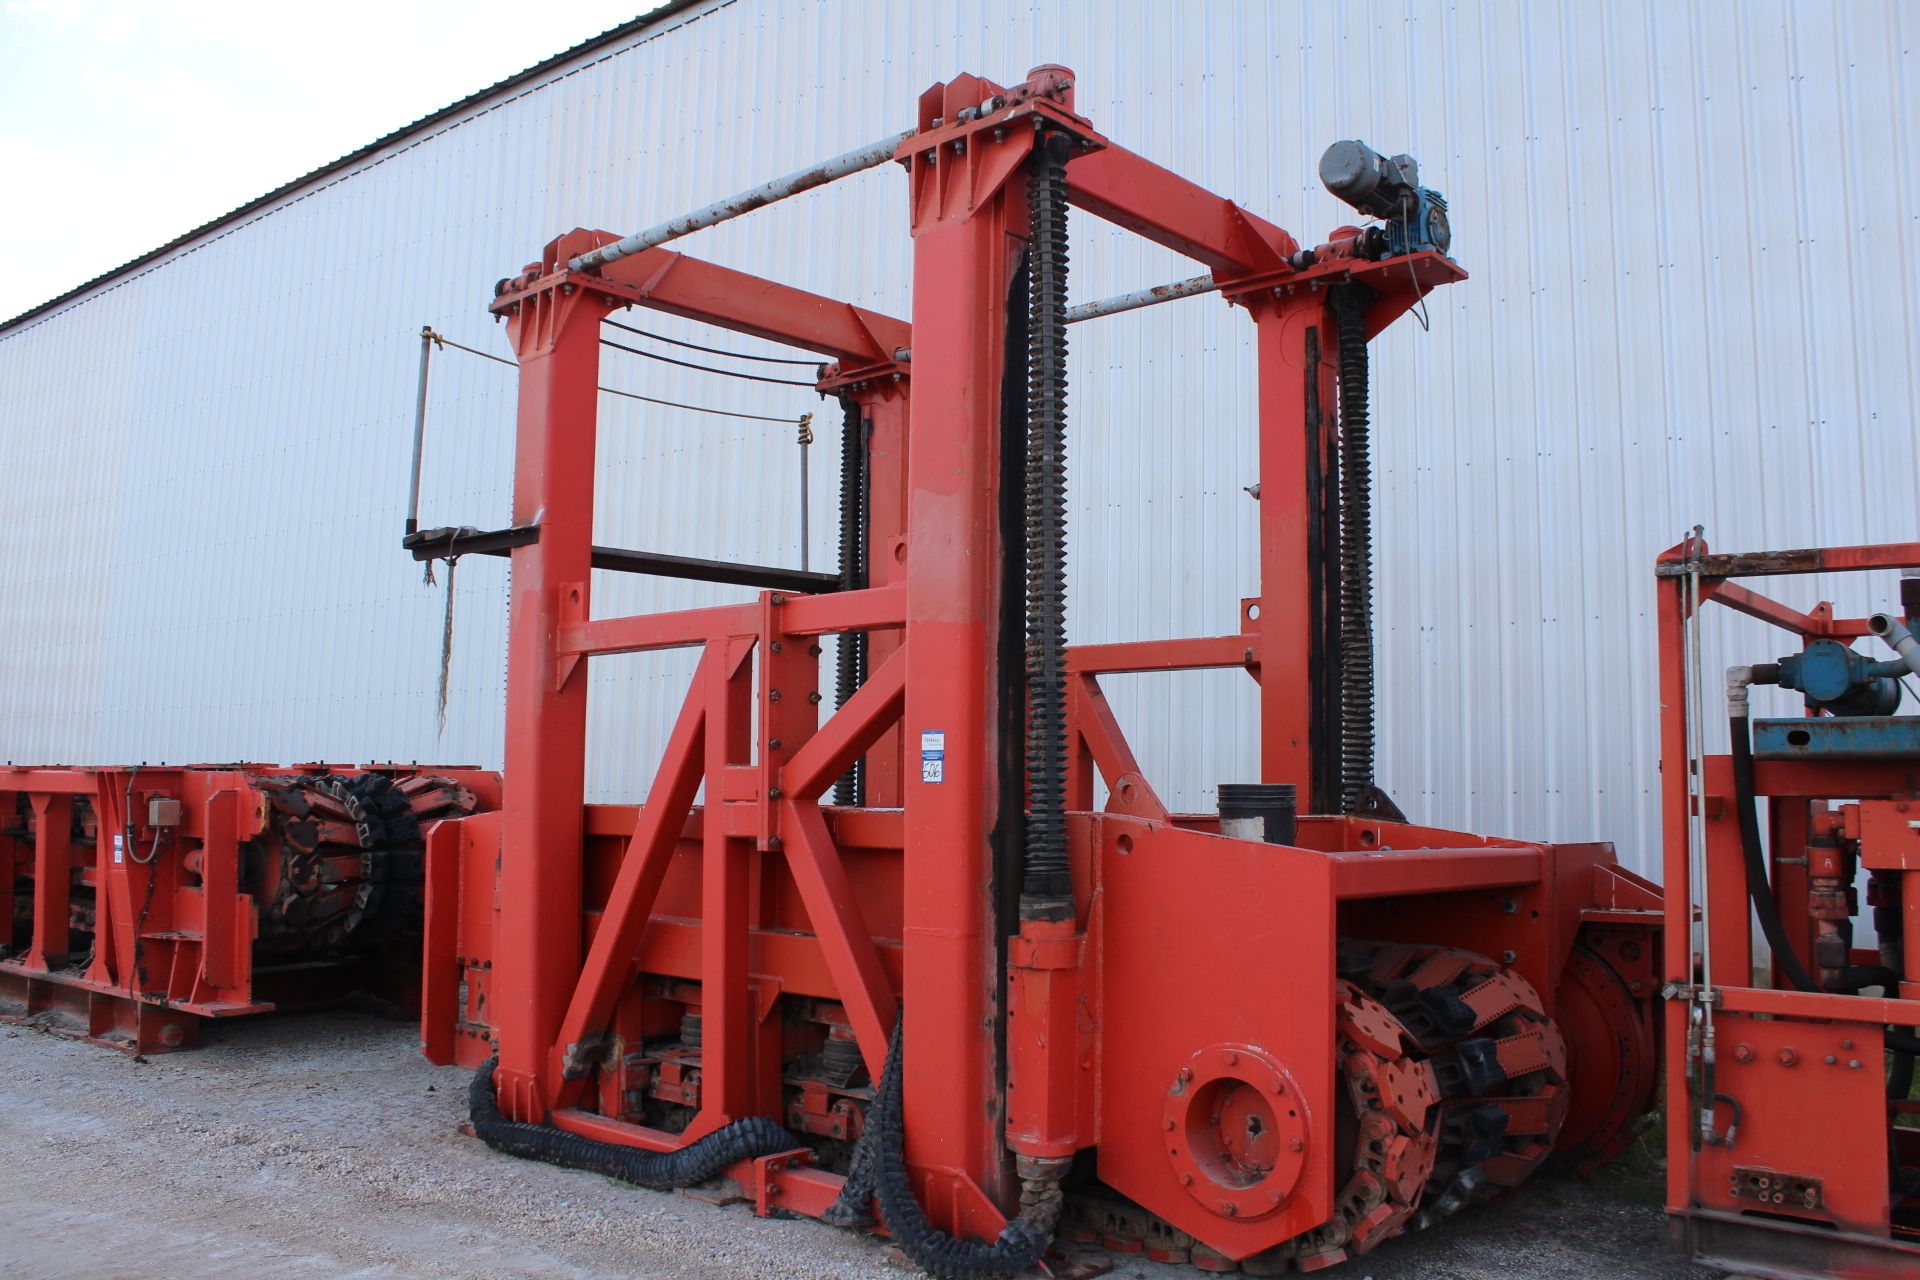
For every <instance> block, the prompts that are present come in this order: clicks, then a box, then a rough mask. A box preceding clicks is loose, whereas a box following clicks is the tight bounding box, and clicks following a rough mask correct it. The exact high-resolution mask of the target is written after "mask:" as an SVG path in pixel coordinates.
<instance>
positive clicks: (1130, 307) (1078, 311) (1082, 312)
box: [893, 276, 1220, 364]
mask: <svg viewBox="0 0 1920 1280" xmlns="http://www.w3.org/2000/svg"><path fill="white" fill-rule="evenodd" d="M1219 288H1220V282H1219V281H1217V280H1215V279H1214V278H1213V277H1212V276H1194V277H1193V278H1192V279H1190V280H1175V281H1173V282H1172V283H1171V284H1156V285H1154V286H1153V287H1152V288H1150V289H1135V290H1134V291H1133V292H1132V293H1121V294H1115V295H1114V296H1113V297H1111V298H1101V299H1100V300H1099V301H1097V302H1083V303H1081V304H1080V305H1079V306H1077V307H1068V308H1067V323H1068V324H1079V323H1080V322H1081V321H1082V320H1098V319H1099V318H1100V317H1101V316H1112V315H1118V314H1120V313H1121V312H1122V311H1138V310H1139V309H1140V308H1142V307H1157V306H1159V305H1160V304H1161V303H1163V302H1172V301H1173V300H1174V299H1175V298H1192V297H1195V296H1197V295H1199V294H1203V293H1213V292H1215V291H1216V290H1218V289H1219ZM893 358H894V359H895V360H898V361H900V362H901V363H902V364H907V363H910V362H911V361H912V360H913V348H912V347H895V348H894V349H893Z"/></svg>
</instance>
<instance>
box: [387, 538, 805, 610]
mask: <svg viewBox="0 0 1920 1280" xmlns="http://www.w3.org/2000/svg"><path fill="white" fill-rule="evenodd" d="M539 540H540V529H539V526H537V525H523V526H521V527H518V528H514V529H493V530H480V529H470V528H469V529H423V530H421V531H420V532H419V533H413V534H408V535H407V536H406V537H405V538H403V539H402V540H401V545H402V546H404V547H406V549H407V550H408V551H411V552H412V553H413V558H414V559H415V560H444V559H446V558H447V557H449V556H455V555H461V556H504V555H508V554H510V553H511V552H512V551H513V549H514V548H515V547H524V546H527V545H528V544H530V543H534V542H538V541H539ZM593 567H594V568H596V569H606V570H609V571H611V572H614V573H640V574H646V575H648V576H650V577H655V578H681V579H684V580H687V581H690V582H719V583H725V584H727V585H729V586H737V587H758V588H760V589H762V590H765V591H792V592H794V593H796V594H800V595H807V594H812V593H814V592H823V591H838V590H840V575H839V574H835V573H811V572H808V571H807V570H805V569H783V568H779V567H777V566H774V565H764V564H742V563H739V562H737V561H733V560H702V559H699V558H697V557H694V556H670V555H667V554H665V553H663V552H659V551H628V550H626V549H625V548H622V547H595V548H594V549H593Z"/></svg>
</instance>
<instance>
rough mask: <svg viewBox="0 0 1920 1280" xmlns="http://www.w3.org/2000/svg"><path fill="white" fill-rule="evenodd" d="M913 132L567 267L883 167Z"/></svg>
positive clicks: (621, 254) (603, 260) (586, 265)
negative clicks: (864, 171)
mask: <svg viewBox="0 0 1920 1280" xmlns="http://www.w3.org/2000/svg"><path fill="white" fill-rule="evenodd" d="M914 133H915V130H912V129H908V130H906V131H905V132H904V133H896V134H893V135H891V136H889V137H885V138H882V139H880V140H879V141H878V142H869V143H868V144H867V145H866V146H864V147H858V148H855V149H854V150H852V151H849V152H846V153H845V154H844V155H837V156H835V157H834V158H833V159H831V160H827V161H824V162H822V163H820V164H813V165H808V166H807V167H806V168H804V169H800V170H796V171H795V172H793V173H790V174H788V175H787V176H786V177H784V178H775V179H774V180H773V181H772V182H763V183H761V184H760V185H759V186H757V187H753V188H751V189H749V190H746V191H742V192H741V193H740V194H738V195H733V196H728V197H727V198H726V199H725V200H716V201H714V202H713V203H712V204H710V205H707V206H705V207H704V208H700V209H695V210H694V211H693V212H692V213H683V214H681V215H680V216H679V217H677V218H672V219H669V220H668V221H666V222H662V223H661V224H659V225H658V226H654V227H648V228H647V229H646V230H645V231H636V232H634V233H633V234H632V235H630V236H628V237H627V238H626V239H624V240H616V241H614V242H613V243H612V244H607V245H601V246H600V247H599V248H598V249H594V250H592V251H590V252H588V253H583V254H581V255H580V256H579V257H577V258H574V259H573V260H572V261H570V262H568V263H567V265H568V266H569V267H571V268H573V269H574V270H575V271H586V270H588V269H590V268H592V267H601V266H605V265H606V264H607V263H609V262H618V261H619V260H620V259H622V258H625V257H630V256H632V255H633V254H636V253H639V252H641V251H642V250H645V249H653V248H657V247H658V246H660V245H663V244H665V243H667V241H669V240H678V239H679V238H680V237H681V236H685V235H691V234H693V233H694V232H696V231H699V230H702V229H703V228H706V227H711V226H715V225H717V224H719V223H722V222H726V221H728V220H730V219H733V218H737V217H739V216H740V215H741V214H743V213H752V212H753V211H754V210H755V209H759V208H763V207H765V206H767V205H770V204H774V203H776V202H778V201H781V200H785V199H786V198H787V197H788V196H796V195H799V194H800V193H801V192H802V191H811V190H812V189H813V188H815V187H822V186H825V185H826V184H827V183H829V182H833V181H836V180H837V179H840V178H844V177H846V176H847V175H848V174H854V173H859V172H860V171H861V170H863V169H871V168H873V167H874V166H875V165H881V164H885V163H886V162H887V161H889V160H891V159H893V155H894V152H895V151H897V150H898V149H899V147H900V144H901V143H902V142H905V141H906V140H907V139H908V138H911V137H912V136H913V135H914Z"/></svg>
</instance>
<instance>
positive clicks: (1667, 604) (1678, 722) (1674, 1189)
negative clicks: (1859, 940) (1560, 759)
mask: <svg viewBox="0 0 1920 1280" xmlns="http://www.w3.org/2000/svg"><path fill="white" fill-rule="evenodd" d="M1679 550H1680V549H1679V548H1675V549H1674V550H1673V551H1669V552H1668V553H1667V554H1666V555H1664V556H1662V557H1661V560H1662V561H1663V562H1667V561H1672V560H1675V559H1678V558H1679V554H1678V553H1679ZM1685 581H1686V579H1684V578H1660V579H1658V580H1657V581H1656V582H1655V584H1654V585H1655V588H1656V590H1655V598H1656V601H1657V605H1658V610H1659V628H1660V655H1659V663H1660V666H1659V680H1660V842H1661V846H1662V848H1661V862H1660V870H1661V876H1660V878H1661V883H1662V884H1663V885H1664V886H1665V893H1666V928H1665V930H1663V936H1662V938H1661V949H1662V951H1663V962H1662V966H1661V971H1662V974H1663V976H1664V977H1665V979H1666V981H1667V982H1670V983H1680V984H1682V985H1685V984H1688V983H1691V982H1692V981H1693V973H1692V971H1691V967H1690V964H1689V961H1690V959H1691V957H1692V954H1693V946H1692V941H1691V940H1692V936H1693V893H1692V891H1691V887H1690V886H1691V883H1692V868H1691V866H1690V864H1689V861H1688V857H1687V821H1688V811H1689V808H1690V805H1689V801H1688V798H1687V781H1688V779H1687V767H1688V762H1687V720H1686V714H1687V713H1686V704H1687V696H1686V666H1685V663H1684V661H1683V656H1682V653H1681V629H1682V628H1683V627H1684V626H1685V625H1686V616H1687V612H1686V604H1685V602H1684V601H1683V599H1682V597H1681V589H1682V585H1683V584H1684V583H1685ZM1743 980H1744V977H1743ZM1664 1004H1665V1009H1664V1012H1663V1014H1662V1016H1663V1017H1664V1018H1665V1019H1666V1028H1665V1031H1666V1043H1667V1050H1666V1054H1665V1058H1666V1063H1667V1097H1668V1098H1669V1099H1672V1100H1674V1101H1676V1102H1678V1101H1683V1100H1684V1099H1686V1097H1687V1096H1688V1083H1687V1072H1688V1070H1689V1066H1690V1064H1689V1063H1688V1061H1687V1054H1686V1044H1687V1013H1688V1011H1689V1010H1690V1009H1691V1008H1692V1007H1693V1002H1692V1001H1690V1000H1668V1001H1665V1002H1664ZM1682 1114H1683V1115H1684V1114H1685V1112H1684V1111H1683V1112H1682ZM1691 1138H1692V1134H1691V1132H1690V1131H1689V1126H1688V1125H1687V1124H1686V1123H1684V1122H1683V1123H1680V1124H1669V1125H1668V1126H1667V1167H1668V1168H1669V1169H1684V1170H1686V1171H1687V1176H1686V1177H1684V1178H1680V1177H1673V1176H1669V1177H1668V1178H1667V1208H1668V1209H1669V1210H1680V1209H1685V1208H1686V1207H1687V1205H1688V1203H1689V1202H1690V1198H1691V1187H1692V1183H1693V1164H1692V1148H1691V1146H1690V1139H1691Z"/></svg>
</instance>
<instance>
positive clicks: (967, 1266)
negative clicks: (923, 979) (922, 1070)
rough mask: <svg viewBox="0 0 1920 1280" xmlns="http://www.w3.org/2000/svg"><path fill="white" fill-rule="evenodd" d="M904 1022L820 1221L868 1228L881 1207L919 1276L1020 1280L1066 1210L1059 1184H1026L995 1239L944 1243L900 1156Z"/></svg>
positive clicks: (896, 1027) (899, 1020)
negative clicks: (1012, 1278)
mask: <svg viewBox="0 0 1920 1280" xmlns="http://www.w3.org/2000/svg"><path fill="white" fill-rule="evenodd" d="M905 1023H906V1018H905V1016H904V1014H903V1015H901V1016H898V1017H896V1018H895V1019H894V1023H893V1036H892V1038H891V1039H890V1040H889V1042H888V1044H887V1063H886V1067H885V1068H884V1069H883V1070H882V1071H881V1073H880V1085H879V1087H878V1088H877V1089H876V1090H875V1091H874V1098H873V1102H872V1103H871V1104H869V1106H868V1108H867V1122H866V1126H865V1127H864V1128H863V1129H862V1130H861V1132H860V1140H859V1141H858V1142H857V1143H856V1144H855V1146H854V1151H853V1165H852V1167H851V1168H850V1169H849V1170H848V1173H847V1180H846V1183H845V1184H844V1185H843V1186H842V1188H841V1191H840V1196H839V1198H838V1199H836V1200H835V1201H834V1203H833V1204H832V1205H831V1206H830V1207H829V1208H828V1209H827V1211H826V1212H825V1213H823V1214H822V1215H821V1220H822V1221H823V1222H826V1223H827V1224H828V1225H830V1226H864V1225H867V1224H869V1223H871V1222H872V1213H871V1210H870V1208H869V1206H870V1205H871V1204H873V1203H874V1202H876V1201H877V1202H878V1203H879V1205H880V1216H881V1217H882V1218H884V1219H885V1220H886V1223H887V1231H888V1232H889V1233H890V1234H891V1235H892V1236H893V1239H894V1242H895V1243H896V1244H898V1245H899V1246H900V1251H901V1252H902V1253H904V1254H906V1255H907V1257H908V1258H910V1259H912V1260H913V1262H914V1264H915V1265H917V1266H918V1267H919V1268H920V1269H921V1270H922V1271H925V1272H926V1273H927V1274H928V1275H931V1276H935V1277H938V1278H939V1280H976V1278H984V1277H987V1276H1006V1275H1017V1274H1020V1273H1023V1272H1025V1271H1026V1269H1027V1268H1028V1267H1031V1266H1032V1265H1033V1264H1034V1263H1036V1262H1038V1261H1040V1259H1041V1257H1042V1256H1043V1255H1044V1254H1045V1253H1046V1251H1047V1245H1048V1244H1049V1243H1051V1242H1052V1240H1053V1232H1054V1227H1055V1225H1056V1224H1057V1223H1058V1221H1059V1218H1060V1209H1061V1206H1062V1204H1063V1202H1064V1197H1063V1196H1062V1194H1061V1190H1060V1184H1059V1182H1057V1181H1054V1180H1051V1179H1044V1178H1029V1179H1023V1180H1022V1185H1021V1191H1020V1212H1019V1213H1018V1214H1017V1215H1016V1216H1014V1217H1013V1218H1010V1219H1008V1221H1007V1225H1006V1227H1005V1228H1003V1229H1002V1230H1001V1232H1000V1238H999V1239H998V1240H995V1241H993V1242H992V1243H988V1242H986V1241H982V1240H963V1239H959V1238H957V1237H954V1236H950V1235H948V1234H947V1233H946V1232H944V1231H942V1230H940V1228H938V1227H936V1226H934V1225H933V1223H932V1222H930V1221H929V1220H928V1219H927V1213H926V1210H925V1209H923V1208H921V1206H920V1201H919V1198H918V1197H917V1196H916V1195H915V1194H914V1190H913V1179H912V1177H911V1175H910V1174H909V1173H908V1171H907V1162H906V1155H905V1152H904V1147H905V1138H906V1130H905V1125H904V1122H903V1120H902V1117H901V1112H900V1101H901V1092H902V1090H901V1077H902V1072H903V1067H902V1066H901V1059H902V1057H903V1056H904V1055H903V1053H902V1049H901V1040H902V1031H901V1028H902V1027H903V1026H904V1025H905Z"/></svg>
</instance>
